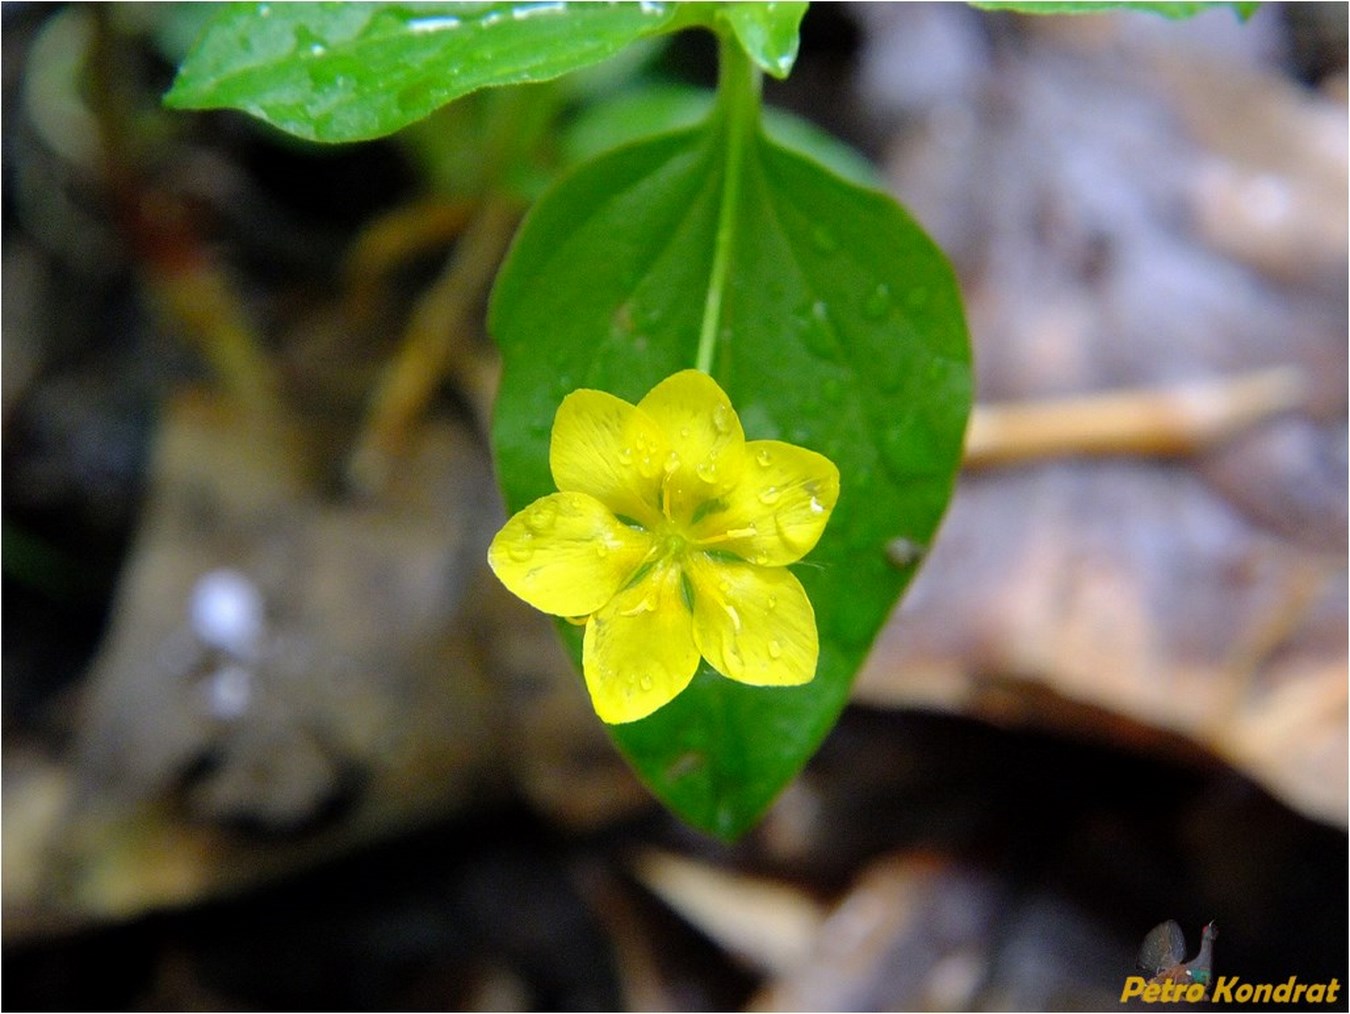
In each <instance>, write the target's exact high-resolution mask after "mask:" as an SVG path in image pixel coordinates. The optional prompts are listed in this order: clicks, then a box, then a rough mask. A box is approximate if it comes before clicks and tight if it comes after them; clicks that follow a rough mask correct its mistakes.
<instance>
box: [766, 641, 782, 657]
mask: <svg viewBox="0 0 1350 1014" xmlns="http://www.w3.org/2000/svg"><path fill="white" fill-rule="evenodd" d="M769 657H770V658H782V657H783V646H782V644H780V643H779V642H778V641H770V642H769Z"/></svg>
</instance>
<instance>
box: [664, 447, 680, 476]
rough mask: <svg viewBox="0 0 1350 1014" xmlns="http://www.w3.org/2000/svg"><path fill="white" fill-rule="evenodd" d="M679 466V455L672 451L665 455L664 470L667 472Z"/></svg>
mask: <svg viewBox="0 0 1350 1014" xmlns="http://www.w3.org/2000/svg"><path fill="white" fill-rule="evenodd" d="M679 467H680V456H679V455H678V454H676V453H675V452H674V451H671V452H670V454H669V455H668V456H667V457H666V471H667V472H668V473H669V472H674V471H675V470H676V469H678V468H679Z"/></svg>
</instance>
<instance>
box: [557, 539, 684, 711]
mask: <svg viewBox="0 0 1350 1014" xmlns="http://www.w3.org/2000/svg"><path fill="white" fill-rule="evenodd" d="M698 657H699V656H698V648H696V647H695V646H694V635H693V618H692V617H691V615H690V612H689V605H688V603H686V602H685V597H684V590H683V588H682V587H681V577H680V568H679V567H678V566H676V565H674V564H671V563H668V562H662V563H659V564H657V566H656V567H655V568H654V569H653V570H652V572H651V573H649V574H647V575H646V576H645V577H643V578H642V579H641V580H639V581H637V582H635V583H634V584H633V585H632V586H631V587H628V588H625V589H624V590H623V591H621V592H619V594H617V595H615V596H614V598H613V600H612V601H610V602H609V604H608V605H606V606H605V607H604V608H603V609H601V610H600V611H599V612H597V613H596V614H595V615H594V616H592V617H591V622H590V623H588V624H586V637H585V639H584V641H583V642H582V649H581V668H582V670H583V672H584V673H585V675H586V687H587V689H589V690H590V692H591V701H592V702H593V703H594V705H595V712H596V714H598V715H599V716H600V717H601V719H603V720H604V721H606V722H609V723H611V724H616V723H619V722H635V721H637V720H638V719H639V718H646V717H647V716H648V715H650V714H651V713H652V712H653V711H655V710H656V709H657V708H660V707H662V706H663V705H666V704H669V703H670V702H671V701H672V700H674V699H675V697H676V695H677V694H679V692H680V691H681V690H683V689H684V688H685V687H687V686H688V685H689V681H690V680H691V679H693V678H694V673H695V671H697V669H698Z"/></svg>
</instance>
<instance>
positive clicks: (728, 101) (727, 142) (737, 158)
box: [694, 32, 760, 373]
mask: <svg viewBox="0 0 1350 1014" xmlns="http://www.w3.org/2000/svg"><path fill="white" fill-rule="evenodd" d="M759 89H760V71H759V68H758V67H756V66H755V65H754V64H753V63H751V62H750V58H749V57H748V56H747V55H746V54H745V50H743V49H742V48H741V45H740V43H739V42H738V41H737V40H736V38H735V36H734V34H733V33H731V32H726V33H724V34H723V35H722V36H721V37H720V41H719V46H718V81H717V111H716V113H715V115H716V116H717V118H718V120H719V121H720V123H719V126H720V129H721V131H722V143H723V148H724V152H725V160H724V162H723V165H722V204H721V207H720V208H719V209H718V212H717V238H716V240H715V242H714V247H713V262H712V274H711V276H710V277H709V278H708V298H707V301H706V302H705V303H704V304H703V325H702V327H701V328H700V329H699V334H698V353H697V355H696V356H695V359H694V366H695V367H696V368H698V369H700V370H702V371H703V372H704V373H712V363H713V350H714V348H715V347H716V345H717V332H718V329H719V327H720V325H721V322H722V297H723V295H724V294H725V292H726V285H727V277H728V275H729V274H730V273H731V254H732V248H733V246H734V244H735V239H736V213H737V211H738V210H739V205H740V199H741V179H742V177H743V176H744V171H743V166H744V164H745V152H746V149H747V148H748V147H749V146H750V145H751V143H752V142H753V140H754V135H755V130H756V129H757V126H758V124H759Z"/></svg>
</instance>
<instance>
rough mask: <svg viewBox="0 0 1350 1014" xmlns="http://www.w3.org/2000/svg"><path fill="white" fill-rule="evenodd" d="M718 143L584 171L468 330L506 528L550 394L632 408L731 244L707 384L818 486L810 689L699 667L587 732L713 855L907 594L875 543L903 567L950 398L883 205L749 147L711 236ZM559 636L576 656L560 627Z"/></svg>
mask: <svg viewBox="0 0 1350 1014" xmlns="http://www.w3.org/2000/svg"><path fill="white" fill-rule="evenodd" d="M719 122H720V121H718V120H713V121H711V122H710V123H709V124H708V125H705V126H701V127H697V128H694V129H691V130H685V131H682V132H679V133H674V134H670V135H665V136H661V137H657V138H653V139H649V140H645V141H639V142H636V143H634V144H632V145H630V146H628V147H625V148H622V149H620V150H618V151H615V152H612V153H610V154H607V155H604V156H601V157H600V158H598V159H596V160H594V161H592V162H590V163H588V164H586V165H585V166H583V167H581V168H579V169H578V170H577V171H575V172H574V173H573V174H572V175H571V176H569V177H568V178H566V179H565V180H564V181H562V182H561V183H560V184H558V185H557V186H556V187H555V188H554V189H553V190H552V191H551V192H549V193H548V194H546V195H545V196H544V197H543V198H542V199H541V200H540V201H539V202H538V204H536V206H535V207H534V209H533V210H532V211H531V213H530V215H529V216H528V218H527V219H526V221H525V223H524V225H523V226H522V229H521V231H520V233H519V235H518V236H517V239H516V242H515V244H514V246H513V248H512V252H511V254H510V256H509V258H508V261H507V263H506V265H505V267H504V268H503V270H502V273H501V274H500V275H499V277H498V281H497V285H496V288H495V290H494V293H493V299H492V306H491V312H490V318H489V325H490V329H491V331H492V333H493V335H494V336H495V337H496V339H497V341H498V343H499V344H500V346H501V349H502V354H503V357H504V372H503V377H502V385H501V391H500V394H499V398H498V402H497V410H496V419H495V422H494V426H493V443H494V447H495V451H496V456H497V463H498V467H499V473H500V479H501V483H502V487H503V490H504V492H505V495H506V499H507V503H508V505H509V507H510V508H511V509H512V510H513V511H514V510H519V509H521V508H522V507H524V506H525V505H526V504H528V503H529V502H530V501H532V500H534V499H535V498H537V497H539V496H543V495H544V494H546V493H549V492H551V491H552V489H553V482H552V479H551V477H550V475H549V467H548V442H549V431H550V426H551V424H552V420H553V416H554V413H555V411H556V410H557V407H558V404H559V402H560V401H561V399H562V397H563V396H564V395H565V394H567V393H568V392H569V391H571V390H573V389H576V388H579V387H592V388H599V389H602V390H607V391H611V392H613V393H615V394H617V395H619V396H620V397H623V398H626V399H628V400H630V401H636V400H637V399H639V398H640V397H641V396H642V395H643V394H645V393H646V391H647V390H648V389H649V388H651V387H652V386H653V385H654V384H656V383H657V382H658V381H660V380H661V379H663V378H664V377H666V376H668V375H669V374H672V373H674V372H676V371H677V370H681V369H684V368H687V367H689V366H691V365H693V364H694V362H695V357H696V348H697V346H698V343H699V335H700V330H701V327H702V324H703V316H704V311H705V306H706V305H707V304H708V295H709V285H710V276H711V272H712V270H713V263H714V259H715V253H716V251H717V249H718V248H719V235H720V236H721V237H723V238H725V237H728V236H729V237H733V239H732V244H731V247H730V249H729V251H728V253H729V257H726V258H725V263H726V264H727V266H728V269H729V270H728V272H727V276H726V285H725V289H724V290H723V298H722V301H721V303H720V312H719V319H718V320H717V321H716V324H717V327H718V330H717V332H716V334H717V342H716V346H715V355H714V359H713V370H712V372H713V374H714V376H715V377H716V379H717V380H718V381H719V383H721V384H722V386H723V387H724V388H725V390H726V391H727V393H728V394H729V395H730V396H731V398H732V401H733V402H734V403H735V405H736V406H737V408H738V410H739V412H740V415H741V420H742V423H743V424H744V426H745V430H746V435H747V436H748V437H750V438H752V439H756V438H780V439H785V440H789V441H792V442H794V443H798V444H801V445H804V446H807V447H810V448H813V449H815V450H818V451H821V452H823V453H825V454H827V455H828V456H829V457H830V458H832V459H833V460H834V461H835V463H836V464H837V465H838V466H839V470H840V474H841V478H842V492H841V495H840V499H839V503H838V506H837V508H836V510H835V513H834V516H833V517H832V519H831V522H830V525H829V527H828V528H827V529H826V532H825V535H824V538H823V539H822V540H821V542H820V544H819V545H818V546H817V548H816V549H815V551H813V552H812V553H811V554H810V556H809V557H808V558H807V559H806V560H805V561H804V562H803V563H801V564H799V565H797V566H796V567H794V571H795V573H796V574H797V576H798V577H799V578H800V580H801V581H802V584H803V585H804V586H805V587H806V589H807V591H808V593H809V594H810V596H811V601H812V603H813V604H814V606H815V610H816V616H817V620H818V623H819V628H820V635H821V650H820V664H819V669H818V674H817V676H816V679H815V680H814V681H813V682H812V683H810V684H808V685H806V686H804V687H796V688H754V687H748V686H743V685H741V684H738V683H733V682H732V681H730V680H727V679H724V678H723V677H721V676H719V675H717V674H716V673H715V672H713V671H711V670H710V669H708V667H707V665H706V664H705V665H704V666H703V667H702V668H701V669H700V671H699V673H698V675H697V676H696V677H695V679H694V682H693V684H692V685H691V686H690V687H689V689H688V690H686V691H685V692H684V693H683V694H682V695H681V696H680V697H678V698H677V699H676V700H675V701H674V702H673V703H672V704H670V705H668V706H667V707H665V708H663V709H662V710H660V711H658V712H656V714H654V715H652V716H651V717H650V718H647V719H644V720H642V721H640V722H635V723H632V724H629V725H621V726H613V727H611V729H612V733H613V737H614V740H615V742H616V743H617V744H618V746H619V747H620V749H621V750H622V751H623V752H624V753H625V754H626V755H627V757H628V758H629V760H630V761H631V762H632V764H633V765H634V767H635V768H636V769H637V771H638V772H639V774H640V775H641V777H642V778H643V779H644V780H645V781H646V783H647V784H648V785H649V786H650V787H651V788H652V790H653V791H654V792H655V793H656V794H657V795H658V796H660V797H661V798H662V799H663V800H664V801H665V802H666V803H667V804H668V805H669V806H671V807H672V808H673V809H674V810H676V811H677V812H678V813H679V814H680V815H681V816H683V817H684V818H685V819H686V820H687V821H689V822H690V823H692V824H695V825H697V826H699V827H701V828H704V829H706V830H708V831H710V832H712V833H714V834H717V835H719V836H722V837H728V838H730V837H735V836H737V835H739V834H740V833H742V832H743V831H744V830H745V829H747V828H748V827H749V826H750V825H751V824H753V823H754V822H755V821H756V820H757V819H758V817H759V816H760V815H761V814H762V813H763V811H764V809H765V808H766V807H767V806H768V805H769V803H770V802H771V801H772V800H773V798H774V797H775V795H776V794H777V793H778V792H779V791H780V790H781V789H782V787H783V786H784V785H785V784H786V783H787V782H788V781H789V780H790V779H791V778H792V777H793V776H794V775H795V774H796V773H797V772H798V771H799V770H800V769H801V767H802V765H803V764H804V763H805V762H806V760H807V759H808V758H809V757H810V755H811V754H812V753H813V752H814V750H815V749H816V747H817V746H818V745H819V743H820V742H821V740H822V739H823V738H824V736H825V734H826V733H827V732H828V731H829V729H830V728H831V726H832V725H833V724H834V722H835V720H836V719H837V717H838V715H839V712H840V710H841V709H842V708H843V706H844V703H845V700H846V698H847V696H848V692H849V687H850V685H851V683H852V681H853V677H854V675H855V673H856V671H857V669H858V667H859V665H860V664H861V662H862V660H863V657H864V654H865V653H866V651H867V650H868V647H869V645H870V644H871V642H872V639H873V637H874V636H875V635H876V633H877V631H878V629H879V628H880V626H881V624H882V622H883V621H884V620H885V618H886V616H887V614H888V613H889V612H890V609H891V607H892V606H893V605H894V603H895V600H896V598H897V597H898V595H899V594H900V592H901V590H902V589H903V588H904V586H905V584H906V583H907V581H908V580H909V578H910V577H911V575H912V571H913V566H912V565H911V566H907V567H897V566H895V565H893V564H892V563H890V562H889V561H888V558H887V551H886V550H887V546H888V545H889V544H890V543H892V542H893V541H894V540H897V539H904V540H906V541H907V543H909V544H913V545H916V546H919V547H923V546H926V545H927V544H928V542H929V540H930V539H931V537H932V535H933V533H934V530H935V528H936V526H937V524H938V521H939V519H940V517H941V515H942V513H943V510H944V509H945V507H946V504H947V501H948V499H949V497H950V494H951V489H952V483H953V478H954V475H955V473H956V469H957V466H958V462H959V458H960V453H961V443H962V434H963V431H964V428H965V422H966V417H967V413H968V411H969V406H970V388H971V382H970V368H969V349H968V340H967V336H966V329H965V324H964V321H963V317H962V311H961V304H960V299H959V295H958V292H957V288H956V283H955V280H954V278H953V275H952V272H951V269H950V267H949V266H948V264H947V262H946V260H945V258H944V257H943V256H942V254H941V253H940V252H939V250H938V249H937V248H936V247H935V246H934V244H933V243H932V241H931V240H930V239H929V238H928V237H927V236H926V235H925V234H924V232H923V231H922V230H921V229H920V228H919V226H918V225H917V224H915V222H914V221H913V220H912V219H911V218H910V217H909V216H908V215H907V214H905V212H903V211H902V210H901V209H900V208H899V207H898V206H897V205H896V204H895V202H894V201H892V200H891V199H890V198H888V197H886V196H885V195H883V194H881V193H878V192H876V191H872V190H868V189H865V188H862V187H859V186H857V185H855V184H853V183H850V182H847V181H845V180H844V179H842V178H841V177H839V176H836V175H834V174H833V173H831V172H830V171H828V170H827V169H825V168H823V167H822V166H820V165H819V164H817V163H815V162H813V161H812V160H811V159H810V158H808V157H806V156H804V155H802V154H800V153H797V152H793V151H789V150H787V149H785V148H782V147H779V146H778V145H776V144H775V143H773V142H771V141H769V140H768V139H767V138H765V137H764V136H763V135H761V134H758V133H756V134H755V135H754V137H753V139H752V140H751V141H750V142H749V148H748V150H747V151H745V153H744V158H743V160H742V161H741V162H740V171H739V174H738V179H739V198H738V199H737V200H736V201H735V202H734V203H732V204H731V205H730V207H731V211H732V213H733V218H732V219H731V225H732V228H731V229H730V230H723V231H722V232H721V233H720V234H719V229H718V225H719V213H720V211H721V209H722V207H723V197H724V190H725V188H726V184H727V183H728V181H729V179H730V178H731V177H730V174H729V173H728V171H727V152H728V148H729V146H728V144H727V142H726V137H725V135H724V133H723V132H722V129H721V127H720V126H719V125H718V124H719ZM560 628H561V629H563V630H564V636H565V637H566V638H567V639H568V641H569V643H570V645H571V647H572V649H573V651H574V653H576V654H577V655H578V657H579V638H578V636H577V633H576V628H569V627H566V626H565V625H560Z"/></svg>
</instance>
